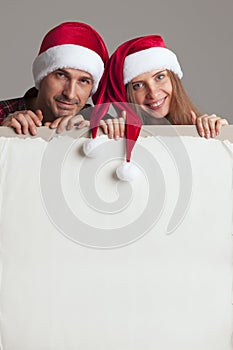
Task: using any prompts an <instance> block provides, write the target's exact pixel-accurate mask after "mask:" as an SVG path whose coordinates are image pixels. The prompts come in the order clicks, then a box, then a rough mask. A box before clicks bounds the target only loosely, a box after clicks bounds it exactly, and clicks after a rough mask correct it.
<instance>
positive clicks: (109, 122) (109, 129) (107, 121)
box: [105, 119, 114, 139]
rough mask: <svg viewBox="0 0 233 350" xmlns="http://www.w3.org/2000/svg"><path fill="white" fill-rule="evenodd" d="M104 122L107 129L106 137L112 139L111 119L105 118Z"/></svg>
mask: <svg viewBox="0 0 233 350" xmlns="http://www.w3.org/2000/svg"><path fill="white" fill-rule="evenodd" d="M105 122H106V124H107V126H108V131H107V133H108V137H109V138H110V139H112V138H113V134H114V129H113V123H112V119H106V121H105Z"/></svg>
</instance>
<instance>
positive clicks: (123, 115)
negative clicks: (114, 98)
mask: <svg viewBox="0 0 233 350" xmlns="http://www.w3.org/2000/svg"><path fill="white" fill-rule="evenodd" d="M120 118H123V119H124V121H126V111H122V112H121V117H120Z"/></svg>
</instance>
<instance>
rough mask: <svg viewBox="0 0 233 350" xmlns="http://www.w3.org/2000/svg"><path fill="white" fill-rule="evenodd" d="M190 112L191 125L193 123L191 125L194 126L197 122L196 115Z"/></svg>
mask: <svg viewBox="0 0 233 350" xmlns="http://www.w3.org/2000/svg"><path fill="white" fill-rule="evenodd" d="M190 112H191V119H192V123H193V125H195V124H196V121H197V115H196V113H195V112H194V111H192V110H191V111H190Z"/></svg>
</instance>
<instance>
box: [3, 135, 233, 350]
mask: <svg viewBox="0 0 233 350" xmlns="http://www.w3.org/2000/svg"><path fill="white" fill-rule="evenodd" d="M101 138H103V139H104V140H105V141H106V143H105V144H104V145H103V146H101V147H103V149H106V154H107V156H108V159H105V158H99V159H100V161H101V162H102V164H99V166H98V167H97V168H96V171H93V174H92V173H90V171H91V170H90V169H94V165H93V167H92V165H91V164H92V163H91V162H95V161H96V160H95V159H86V158H85V157H84V155H83V153H82V145H83V142H85V140H86V139H85V138H79V139H73V138H71V137H68V136H64V137H63V136H62V137H57V138H54V139H53V140H51V141H50V142H46V141H45V140H43V139H41V138H36V139H25V140H24V139H18V138H6V137H1V138H0V246H1V250H0V259H1V280H0V315H1V316H0V335H1V350H78V349H80V350H144V349H145V350H155V349H156V350H171V349H172V350H230V349H232V344H231V336H232V316H233V312H232V311H233V310H232V273H233V265H232V261H233V260H232V258H233V254H232V199H233V198H232V182H233V179H232V168H233V156H232V154H233V151H232V144H231V143H230V142H229V141H225V142H222V141H219V140H206V139H201V138H194V137H180V138H178V137H177V138H174V137H173V138H172V137H171V138H170V137H153V136H149V137H145V138H144V137H140V138H139V140H138V142H137V145H136V147H135V149H134V151H133V156H132V160H135V162H136V163H137V164H138V166H139V168H140V169H141V172H140V174H139V176H138V177H137V178H136V179H135V181H134V182H133V183H132V184H131V185H128V184H124V185H123V186H125V187H123V190H124V188H125V191H123V192H122V193H121V192H120V193H121V194H122V195H123V196H124V195H126V194H127V193H129V195H130V198H129V200H128V202H127V203H126V205H124V206H122V207H121V208H118V210H115V211H114V203H115V202H117V201H118V204H119V205H120V204H121V198H120V197H119V196H120V195H119V193H118V190H120V187H119V188H118V187H117V184H118V180H117V178H116V177H115V175H114V171H115V169H116V167H117V165H119V164H120V163H121V161H122V159H121V158H122V157H123V155H124V142H123V141H113V140H112V141H108V140H107V139H106V137H105V136H101ZM180 145H181V148H182V149H181V151H180V153H176V147H178V146H179V147H180ZM172 147H173V148H172ZM54 150H57V152H55V151H54ZM107 150H108V152H110V153H107ZM62 152H63V153H62ZM111 152H113V153H112V156H110V157H109V154H110V155H111ZM140 152H141V153H140ZM103 154H105V153H104V151H102V152H101V153H100V157H101V155H103ZM140 154H141V155H145V157H143V158H144V159H141V158H140V156H139V157H138V158H137V155H140ZM183 155H184V157H187V159H188V162H187V163H186V161H184V162H183V164H182V162H181V160H182V159H183V158H182V157H183ZM97 159H98V155H97ZM148 159H149V160H151V161H149V162H148V163H146V160H148ZM153 159H154V161H155V166H154V165H153ZM184 159H185V158H184ZM140 162H141V163H140ZM97 163H98V161H97ZM93 164H94V163H93ZM57 167H58V169H59V171H58V170H57ZM85 167H86V168H85ZM156 167H157V168H156ZM156 169H157V170H156ZM81 173H82V174H84V175H85V174H86V180H87V181H86V183H85V182H84V180H83V179H84V178H85V176H84V177H80V174H81ZM186 174H187V176H188V175H189V176H190V177H189V178H187V176H186ZM92 175H93V176H92ZM46 177H47V178H46ZM92 178H93V183H90V182H91V180H90V179H92ZM53 179H54V183H55V184H59V186H58V185H56V186H57V187H59V188H57V189H56V188H54V187H53ZM47 180H48V183H49V186H48V188H46V186H44V185H43V184H46V181H47ZM56 181H57V182H56ZM92 186H93V188H95V190H96V193H92V192H91V191H89V190H90V189H91V188H92ZM128 186H130V187H128ZM153 186H154V187H153ZM185 186H189V187H190V186H191V187H190V188H188V187H187V191H186V194H187V196H186V197H185V193H184V197H182V198H183V199H182V198H181V199H182V200H185V201H186V208H185V212H183V213H182V214H183V216H180V217H178V216H179V215H180V214H177V215H178V216H177V223H178V224H177V225H176V227H175V228H173V231H172V232H170V233H169V232H168V231H167V229H168V225H169V222H171V218H172V215H173V216H174V210H175V208H176V206H177V200H179V194H180V193H182V189H184V188H185ZM189 189H190V195H189ZM50 191H51V192H50ZM153 191H154V192H153ZM45 192H46V193H45ZM60 192H61V193H62V195H61V196H60V197H59V193H60ZM151 193H157V198H152V199H151V198H150V195H151ZM92 195H93V197H92ZM59 198H62V200H63V201H64V203H65V204H66V207H65V206H64V207H63V204H64V203H63V204H62V203H60V202H59ZM87 198H89V199H92V198H93V200H94V199H95V200H96V198H97V201H96V202H95V204H93V203H89V202H88V200H87ZM98 198H99V203H98ZM126 199H127V198H126ZM124 200H125V198H123V199H122V203H123V202H124ZM108 203H109V205H108ZM148 203H150V205H148ZM151 203H152V204H151ZM104 204H105V206H104ZM98 205H100V206H101V205H102V207H101V208H102V209H101V210H100V209H98V208H97V207H98ZM178 205H179V203H178ZM181 205H182V203H181ZM108 207H109V208H110V209H109V211H108V210H105V209H104V208H108ZM53 208H54V211H53ZM63 208H65V209H63ZM67 208H68V209H67ZM68 212H69V215H70V217H71V218H72V220H73V218H75V219H76V220H77V223H78V222H79V221H80V227H81V225H82V227H86V237H87V238H88V242H89V243H86V242H85V237H84V240H83V238H82V237H81V236H79V227H78V224H77V227H75V230H74V231H73V229H74V227H73V226H74V225H71V226H70V225H69V223H70V220H68V219H67V218H68V216H67V215H68ZM153 212H154V215H155V217H154V218H153V220H152V224H150V225H149V227H147V225H146V220H148V222H150V219H151V215H153ZM151 213H152V214H151ZM141 221H142V224H141V223H140V224H138V225H137V226H135V222H136V223H137V222H141ZM74 222H75V220H74ZM125 227H128V228H129V229H128V232H127V233H126V235H124V237H123V238H125V237H126V239H125V241H124V242H123V241H122V242H121V243H119V245H118V246H117V243H114V244H115V246H114V245H112V246H111V244H109V243H108V246H107V245H105V246H104V244H103V241H101V244H102V245H103V246H102V247H101V246H98V232H100V233H101V230H102V232H104V233H105V234H106V239H107V237H108V234H109V235H110V234H112V232H113V233H114V234H115V236H116V242H117V240H118V238H119V237H120V234H121V232H124V229H125ZM114 230H115V231H114ZM137 230H138V232H137ZM93 232H96V237H95V236H94V235H95V233H93ZM76 233H77V235H76V236H75V234H76ZM118 233H119V236H117V234H118ZM135 233H136V235H134V236H133V234H135ZM131 234H132V236H131ZM79 237H81V238H80V241H79ZM132 237H134V238H132ZM119 239H120V238H119ZM127 239H128V241H127ZM92 241H93V246H91V243H90V242H92ZM96 242H97V243H96Z"/></svg>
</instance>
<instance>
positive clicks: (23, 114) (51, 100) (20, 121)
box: [0, 22, 108, 135]
mask: <svg viewBox="0 0 233 350" xmlns="http://www.w3.org/2000/svg"><path fill="white" fill-rule="evenodd" d="M107 61H108V51H107V48H106V45H105V43H104V41H103V39H102V38H101V36H100V35H99V34H98V33H97V32H96V31H95V30H94V29H93V28H92V27H90V26H89V25H87V24H85V23H80V22H65V23H62V24H60V25H58V26H57V27H55V28H53V29H52V30H50V31H49V32H48V33H47V34H46V36H45V37H44V39H43V41H42V44H41V47H40V51H39V54H38V56H37V57H36V59H35V60H34V62H33V76H34V81H35V87H34V88H32V89H30V90H28V91H27V92H26V94H25V95H24V97H21V98H16V99H11V100H7V101H1V102H0V123H1V124H0V125H1V126H9V127H12V128H14V129H15V131H16V133H18V134H22V133H23V134H27V133H28V132H30V133H31V134H32V135H36V133H37V127H40V126H42V125H50V127H51V128H57V132H58V133H60V132H62V131H63V130H64V129H65V128H66V129H68V130H69V129H71V128H72V127H73V126H74V125H78V127H79V128H82V127H84V126H87V125H89V122H88V120H86V119H84V116H85V109H86V108H87V107H89V106H90V105H88V104H86V103H87V100H88V98H89V97H90V96H92V95H93V94H94V93H95V92H96V90H97V88H98V84H99V82H100V79H101V77H102V75H103V72H104V68H105V66H106V63H107ZM86 111H87V109H86ZM79 112H81V113H79ZM86 114H87V113H86ZM83 115H84V116H83ZM86 118H87V119H88V117H86Z"/></svg>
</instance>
